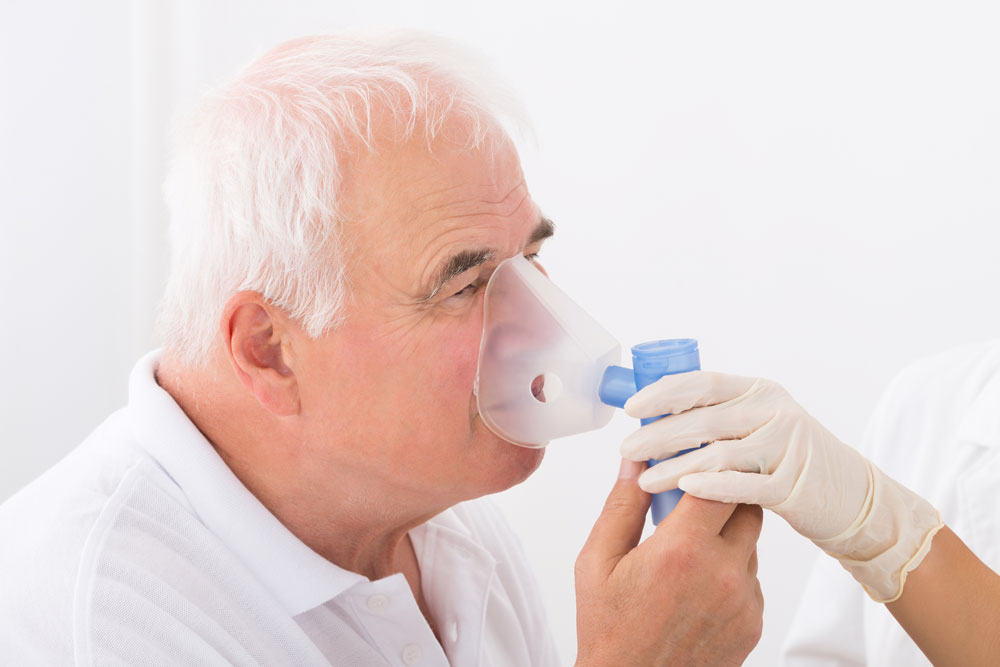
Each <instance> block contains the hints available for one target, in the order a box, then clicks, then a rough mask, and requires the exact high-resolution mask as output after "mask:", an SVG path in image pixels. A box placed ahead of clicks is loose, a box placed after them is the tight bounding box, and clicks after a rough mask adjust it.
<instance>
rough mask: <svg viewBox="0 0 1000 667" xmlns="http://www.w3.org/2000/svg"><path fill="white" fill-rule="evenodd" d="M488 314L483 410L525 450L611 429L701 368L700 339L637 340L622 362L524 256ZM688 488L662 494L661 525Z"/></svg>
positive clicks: (491, 295) (496, 285)
mask: <svg viewBox="0 0 1000 667" xmlns="http://www.w3.org/2000/svg"><path fill="white" fill-rule="evenodd" d="M483 318H484V322H483V336H482V341H481V343H480V350H479V366H478V369H477V373H476V381H475V386H474V393H475V395H476V404H477V408H478V410H479V416H480V417H481V418H482V421H483V423H484V424H485V425H486V426H487V427H488V428H489V429H490V430H491V431H492V432H493V433H495V434H496V435H498V436H499V437H501V438H503V439H504V440H506V441H507V442H510V443H512V444H515V445H519V446H521V447H534V448H538V447H545V446H546V445H548V444H549V442H550V441H551V440H555V439H556V438H563V437H566V436H570V435H575V434H578V433H584V432H587V431H593V430H596V429H599V428H602V427H603V426H605V425H606V424H607V423H608V422H609V421H611V417H612V416H613V415H614V412H615V410H614V408H616V407H617V408H621V407H622V406H624V405H625V401H627V400H628V399H629V398H630V397H631V396H632V395H633V394H635V393H636V392H637V391H638V390H639V389H642V388H643V387H645V386H646V385H648V384H650V383H652V382H655V381H656V380H658V379H659V378H661V377H663V376H664V375H672V374H675V373H684V372H687V371H693V370H698V369H699V367H700V365H699V357H698V342H697V341H695V340H692V339H679V340H661V341H652V342H649V343H643V344H642V345H636V346H635V347H633V348H632V366H633V367H632V368H623V367H621V366H618V365H617V364H618V362H620V361H621V345H620V344H619V343H618V341H617V339H615V337H614V336H612V335H611V334H610V333H608V332H607V331H606V330H605V329H604V328H603V327H602V326H601V325H600V324H599V323H598V322H597V321H595V320H594V318H593V317H591V316H590V314H588V313H587V312H586V311H585V310H583V308H581V307H580V306H579V305H578V304H577V303H576V302H574V301H573V300H572V299H571V298H570V297H569V296H568V295H566V294H565V293H564V292H563V291H562V290H560V289H559V288H558V287H557V286H556V285H555V284H554V283H553V282H552V281H551V280H549V279H548V277H547V276H546V275H545V274H544V273H543V272H542V271H540V270H539V269H538V267H537V266H536V265H535V264H534V263H532V262H531V261H529V260H528V259H526V258H524V257H522V256H520V255H518V256H516V257H513V258H511V259H508V260H506V261H504V262H502V263H501V264H500V265H499V266H497V268H496V269H495V270H494V272H493V275H492V276H491V277H490V280H489V282H488V283H487V286H486V290H485V296H484V305H483ZM656 419H657V418H654V419H644V420H642V424H643V425H645V424H647V423H649V422H652V421H655V420H656ZM681 495H682V494H681V492H680V491H677V490H674V491H667V492H665V493H661V494H657V495H656V496H654V498H653V504H652V514H653V522H654V523H659V522H660V521H661V520H662V519H663V517H665V516H666V515H667V514H668V513H669V512H670V511H671V510H672V509H673V507H674V506H675V505H676V504H677V501H678V499H679V498H680V496H681Z"/></svg>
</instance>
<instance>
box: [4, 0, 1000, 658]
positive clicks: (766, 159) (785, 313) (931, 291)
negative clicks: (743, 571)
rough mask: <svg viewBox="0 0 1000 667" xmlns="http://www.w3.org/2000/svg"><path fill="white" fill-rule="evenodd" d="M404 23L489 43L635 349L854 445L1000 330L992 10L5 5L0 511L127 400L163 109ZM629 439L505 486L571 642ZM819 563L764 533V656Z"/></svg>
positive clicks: (806, 550)
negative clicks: (751, 392)
mask: <svg viewBox="0 0 1000 667" xmlns="http://www.w3.org/2000/svg"><path fill="white" fill-rule="evenodd" d="M373 24H393V25H407V26H417V27H424V28H428V29H432V30H434V31H437V32H440V33H444V34H447V35H451V36H453V37H457V38H460V39H463V40H464V41H466V42H468V43H470V44H472V45H475V46H476V47H477V48H479V49H480V50H482V51H483V52H485V53H486V54H487V55H488V56H489V57H490V59H491V60H492V61H493V63H494V65H495V66H496V67H497V68H498V69H499V70H500V71H501V73H502V74H503V75H504V76H505V77H506V78H507V79H508V80H509V81H510V82H511V83H512V85H513V86H514V88H515V89H516V90H517V91H518V93H519V94H520V96H521V97H522V99H523V101H524V103H525V104H526V106H527V108H528V110H529V112H530V114H531V116H532V118H533V120H534V123H535V126H536V131H537V135H538V138H539V145H538V148H537V149H534V148H531V147H525V149H524V151H523V158H524V163H525V169H526V172H527V176H528V182H529V186H530V187H531V189H532V191H533V194H534V197H535V199H536V201H538V202H539V203H540V204H541V205H542V206H543V208H544V210H545V212H546V213H547V214H548V215H549V216H551V217H552V218H553V219H555V220H556V221H557V224H558V234H557V238H556V239H555V240H554V241H553V242H551V243H550V245H548V247H547V248H546V249H545V251H544V253H543V261H544V262H545V264H546V266H547V267H548V269H549V271H550V273H551V274H552V275H553V276H554V277H555V279H556V280H557V281H558V282H559V283H560V284H561V285H562V286H563V288H564V289H565V290H566V291H568V292H569V293H571V294H573V295H574V296H576V297H577V298H578V300H579V301H580V302H581V303H582V304H583V305H584V306H585V307H587V308H588V309H589V310H591V312H592V313H594V314H595V316H596V317H597V318H598V319H599V320H601V321H603V322H604V323H606V325H607V326H608V327H609V328H610V329H611V330H612V331H613V332H614V333H615V334H616V335H618V336H619V337H620V339H621V340H622V341H623V342H624V343H626V344H634V343H638V342H641V341H644V340H648V339H653V338H672V337H688V336H690V337H696V338H698V339H699V340H700V341H701V348H702V361H703V365H704V366H705V367H706V368H709V369H716V370H725V371H729V372H734V373H741V374H755V375H766V376H769V377H773V378H775V379H777V380H779V381H780V382H782V383H783V384H784V385H785V386H786V387H788V388H789V389H790V390H791V391H792V393H793V394H794V395H795V396H796V397H797V398H798V399H799V401H800V402H802V403H803V404H804V405H806V406H807V408H808V409H810V410H811V411H812V412H813V413H814V414H815V415H816V416H817V417H819V418H820V420H821V421H823V422H824V423H825V424H827V425H828V426H829V427H830V428H831V429H832V430H834V432H836V433H837V434H839V435H840V437H841V438H842V439H844V440H846V441H848V442H856V441H857V440H858V438H859V436H860V434H861V432H862V429H863V427H864V423H865V421H866V419H867V417H868V415H869V413H870V411H871V409H872V407H873V405H874V402H875V400H876V398H877V396H878V394H879V391H880V389H881V387H883V386H884V385H885V383H886V382H887V381H888V380H889V378H890V377H891V376H892V375H893V374H894V373H895V372H897V371H898V370H899V369H900V368H901V367H902V366H904V365H905V364H906V363H907V362H908V361H910V360H912V359H914V358H916V357H919V356H921V355H924V354H928V353H931V352H934V351H937V350H940V349H943V348H946V347H950V346H953V345H955V344H958V343H961V342H966V341H972V340H978V339H984V338H990V337H996V336H997V335H998V332H1000V309H998V306H997V302H998V299H997V296H996V294H997V288H998V286H1000V262H998V258H1000V231H998V220H1000V199H998V188H997V185H998V177H1000V87H998V86H997V80H998V71H997V70H998V67H1000V40H998V39H997V38H996V36H997V35H998V34H1000V25H998V24H1000V13H998V10H997V9H995V8H994V3H991V2H985V1H983V2H963V1H950V2H947V3H943V2H936V3H925V2H912V1H910V2H885V1H883V0H876V1H872V0H869V1H866V2H838V3H815V2H802V1H801V0H789V1H786V2H778V1H774V0H758V1H757V2H739V1H731V2H661V3H655V4H653V3H644V4H640V3H636V2H616V3H610V2H603V3H584V2H572V3H564V4H563V3H554V2H541V1H539V0H535V1H534V2H524V1H521V0H508V1H506V2H502V3H499V2H494V3H489V4H486V3H473V2H469V1H468V0H464V1H459V0H456V1H443V0H442V1H439V2H426V3H418V2H412V1H411V2H404V1H400V2H390V1H387V0H365V1H354V0H351V1H345V0H340V1H338V2H320V1H319V0H311V1H309V0H300V1H298V2H288V1H287V0H286V1H283V2H278V1H276V0H275V1H257V2H253V3H247V2H196V1H195V0H177V1H175V2H167V1H164V2H153V1H150V0H146V1H141V0H136V1H135V2H127V1H126V0H107V1H104V2H91V3H76V2H68V1H67V2H63V3H53V2H31V3H29V2H6V3H5V4H4V6H3V9H2V10H0V25H2V28H0V68H2V70H0V76H2V78H0V142H2V143H0V170H2V171H0V230H2V235H0V313H2V317H3V320H2V327H0V336H2V338H0V351H2V353H0V417H2V419H0V429H2V430H0V448H2V449H0V500H2V499H3V498H6V497H7V496H8V495H10V494H11V493H13V492H14V491H16V490H17V489H18V488H20V487H21V486H22V485H24V484H25V483H27V482H28V481H29V480H30V479H31V478H33V477H34V476H36V475H38V474H39V473H40V472H41V471H42V470H44V469H45V468H47V467H48V466H50V465H51V464H52V463H54V462H55V461H56V460H58V459H59V458H60V457H62V456H63V455H64V454H65V453H66V452H67V451H68V450H69V449H70V448H71V447H73V446H74V445H75V444H76V443H77V442H78V441H80V440H81V439H82V438H83V437H84V436H85V435H86V434H87V433H88V432H89V431H90V430H91V429H92V428H93V427H94V426H95V425H96V424H97V423H99V422H100V421H101V420H102V419H103V417H104V416H106V415H107V414H108V413H109V412H110V411H111V410H112V409H114V408H115V407H117V406H119V405H121V404H122V403H123V402H124V400H125V394H126V378H127V373H128V371H129V369H130V367H131V365H132V363H133V362H134V360H135V359H136V358H137V357H138V356H139V355H140V354H141V353H142V352H143V351H145V350H147V349H148V348H150V347H151V346H152V345H153V341H152V337H151V321H152V315H151V313H152V309H153V307H154V305H155V303H156V300H157V298H158V296H159V293H160V291H161V289H162V284H163V280H164V272H165V266H166V257H165V243H164V239H165V232H164V228H165V213H164V208H163V205H162V203H161V198H160V183H161V181H162V177H163V168H164V148H165V130H166V127H167V123H168V120H169V119H170V117H171V115H172V114H173V113H174V112H175V110H177V109H185V108H188V107H189V106H190V105H191V104H192V102H193V101H194V100H195V99H196V98H197V95H198V93H199V91H201V90H203V89H204V87H205V86H206V85H207V84H208V83H211V82H214V81H217V80H219V79H220V78H223V77H226V76H229V75H230V74H232V73H233V72H234V71H235V70H236V69H237V68H238V67H239V66H241V65H243V64H245V63H246V62H248V61H249V60H250V59H251V58H252V57H253V56H255V55H258V54H259V53H261V52H262V51H264V50H265V49H266V48H268V47H269V46H271V45H273V44H275V43H276V42H278V41H281V40H283V39H286V38H290V37H293V36H297V35H301V34H307V33H314V32H324V31H333V30H337V29H338V28H341V27H348V26H360V25H373ZM635 426H636V425H635V424H634V423H631V422H630V420H629V419H628V418H627V417H625V416H624V415H620V414H619V415H618V416H616V418H615V420H614V421H613V422H612V424H611V425H610V426H608V427H607V428H605V429H604V430H603V431H601V432H599V433H594V434H590V435H587V436H583V437H578V438H575V439H571V440H569V441H564V442H557V443H555V444H554V445H553V446H552V447H551V448H550V450H549V453H548V456H547V459H546V462H545V463H544V464H543V466H542V468H541V470H540V471H539V472H538V473H537V474H536V475H535V476H534V477H533V478H532V479H530V480H529V481H528V482H526V483H525V484H523V485H521V486H520V487H518V488H516V489H513V490H511V491H509V492H507V493H505V494H502V495H501V496H500V502H501V503H502V504H503V506H504V507H505V509H506V510H507V512H508V514H509V517H510V519H511V521H512V522H513V523H514V525H515V528H516V529H517V530H518V531H519V533H520V534H521V535H522V536H523V539H524V542H525V545H526V548H527V550H528V552H529V555H530V556H531V557H532V559H533V560H534V562H535V564H536V566H537V568H538V571H539V573H540V575H541V578H542V586H543V589H544V593H545V597H546V599H547V602H548V606H549V610H550V616H551V619H552V623H553V626H554V628H555V631H556V633H557V635H558V640H559V644H560V648H561V649H562V653H563V656H564V657H565V659H566V661H567V662H569V661H570V659H571V658H572V656H573V654H574V652H575V638H574V632H575V630H574V611H573V609H574V606H573V589H572V564H573V559H574V558H575V556H576V553H577V551H578V550H579V548H580V546H581V545H582V543H583V541H584V539H585V537H586V534H587V532H588V530H589V527H590V525H591V523H592V521H593V519H594V518H595V516H596V515H597V512H598V511H599V508H600V505H601V503H602V501H603V498H604V496H605V494H606V493H607V491H608V489H609V488H610V486H611V484H612V481H613V479H614V477H615V473H616V470H617V463H618V458H617V447H618V443H619V441H620V440H621V438H622V437H624V435H625V434H626V433H628V432H629V431H630V430H631V429H632V428H634V427H635ZM816 553H817V552H816V551H815V550H814V549H813V547H812V546H811V545H810V544H809V543H807V542H805V541H804V540H801V539H798V538H797V536H796V535H795V534H794V533H792V532H791V531H790V530H789V529H787V528H786V527H785V526H784V524H782V523H781V522H780V521H778V520H773V518H769V519H768V520H767V521H766V523H765V527H764V534H763V537H762V538H761V542H760V562H761V572H760V579H761V582H762V585H763V589H764V593H765V597H766V598H767V610H766V614H765V631H764V636H763V638H762V640H761V643H760V645H759V646H758V648H757V650H756V651H755V652H754V653H753V654H752V655H751V657H750V659H749V661H748V663H747V664H752V665H772V664H774V663H775V661H776V656H777V650H778V647H779V645H780V643H781V641H782V639H783V637H784V634H785V631H786V628H787V626H788V624H789V622H790V621H791V619H792V617H793V615H794V612H795V606H796V604H797V599H798V594H799V590H800V587H801V585H802V582H803V581H804V577H805V576H806V573H807V571H808V568H809V565H810V563H811V562H812V559H813V558H814V557H815V554H816Z"/></svg>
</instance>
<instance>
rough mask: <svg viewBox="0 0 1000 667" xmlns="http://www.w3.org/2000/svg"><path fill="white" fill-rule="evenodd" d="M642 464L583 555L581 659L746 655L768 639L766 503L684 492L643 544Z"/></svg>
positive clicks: (687, 660)
mask: <svg viewBox="0 0 1000 667" xmlns="http://www.w3.org/2000/svg"><path fill="white" fill-rule="evenodd" d="M641 468H642V464H640V463H635V462H631V461H623V463H622V471H621V473H620V476H619V479H618V481H617V483H616V484H615V487H614V489H612V491H611V494H610V495H609V496H608V500H607V502H606V503H605V505H604V510H603V511H602V512H601V516H600V517H599V518H598V520H597V523H596V524H595V525H594V528H593V530H592V532H591V534H590V537H589V538H588V540H587V543H586V544H585V545H584V547H583V550H582V551H581V552H580V556H579V557H578V558H577V561H576V608H577V646H578V653H577V665H578V666H579V667H590V666H597V665H615V666H624V665H642V666H646V665H713V666H715V665H740V664H742V663H743V660H744V659H745V658H746V656H747V654H748V653H750V651H751V649H753V647H754V646H756V644H757V641H758V640H759V639H760V633H761V626H762V622H763V620H762V619H763V610H764V598H763V596H762V594H761V590H760V582H758V581H757V538H758V537H759V536H760V528H761V509H760V508H759V507H755V506H748V505H725V504H722V503H717V502H712V501H707V500H701V499H699V498H694V497H692V496H686V497H684V498H683V499H682V500H681V502H680V503H679V504H678V505H677V508H676V509H675V510H674V511H673V512H672V513H671V514H670V516H668V517H667V518H666V519H665V520H663V521H662V522H661V523H660V525H659V526H658V527H657V528H656V531H655V532H654V533H653V535H652V536H650V537H649V539H647V540H646V541H645V542H643V543H642V544H639V538H640V537H641V534H642V527H643V524H644V523H645V520H646V511H647V510H648V509H649V500H650V498H649V495H648V494H646V493H645V492H643V491H642V490H641V489H640V488H639V486H638V484H637V483H636V477H637V476H638V474H639V472H640V470H641Z"/></svg>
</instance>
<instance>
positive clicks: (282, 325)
mask: <svg viewBox="0 0 1000 667" xmlns="http://www.w3.org/2000/svg"><path fill="white" fill-rule="evenodd" d="M289 325H290V323H289V320H288V318H287V317H285V315H284V313H282V312H281V311H280V310H278V309H277V308H275V307H274V306H272V305H271V304H269V303H268V302H267V301H266V300H265V299H264V297H262V296H261V295H260V294H258V293H257V292H239V293H237V294H235V295H233V297H232V298H231V299H229V301H228V302H227V303H226V308H225V310H224V312H223V315H222V322H221V327H222V335H223V336H224V339H225V342H226V351H227V352H228V354H229V361H230V363H231V364H232V365H233V369H234V370H235V371H236V376H237V377H238V378H239V379H240V382H242V383H243V386H244V387H246V389H247V391H249V392H250V393H251V394H253V396H254V398H256V399H257V402H258V403H260V404H261V405H262V406H263V407H264V409H266V410H268V411H269V412H271V413H273V414H275V415H277V416H279V417H289V416H292V415H297V414H299V387H298V382H297V380H296V377H295V373H294V372H293V370H292V369H293V368H294V363H292V362H293V360H292V358H291V336H290V331H289Z"/></svg>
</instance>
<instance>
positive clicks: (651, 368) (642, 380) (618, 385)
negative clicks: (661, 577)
mask: <svg viewBox="0 0 1000 667" xmlns="http://www.w3.org/2000/svg"><path fill="white" fill-rule="evenodd" d="M632 366H633V367H632V368H622V367H621V366H609V367H608V368H607V370H605V371H604V377H603V378H602V379H601V385H600V387H599V388H598V392H597V393H598V396H599V397H600V399H601V402H603V403H606V404H608V405H613V406H614V407H616V408H621V407H624V406H625V402H626V401H627V400H628V399H629V398H631V397H632V395H633V394H635V393H636V392H637V391H639V390H640V389H642V388H643V387H645V386H646V385H649V384H652V383H653V382H656V381H657V380H659V379H660V378H661V377H663V376H664V375H675V374H677V373H687V372H689V371H697V370H701V358H700V356H699V354H698V341H697V340H694V339H693V338H675V339H671V340H655V341H650V342H648V343H642V344H640V345H636V346H635V347H633V348H632ZM666 416H667V415H660V416H659V417H652V418H650V419H643V420H641V421H640V423H641V424H642V425H643V426H645V425H646V424H650V423H652V422H654V421H656V420H657V419H662V418H663V417H666ZM690 451H693V450H691V449H688V450H685V451H683V452H680V453H679V454H677V456H681V455H682V454H686V453H687V452H690ZM657 463H659V461H657V460H655V459H651V460H650V461H648V462H647V465H648V466H649V467H652V466H654V465H656V464H657ZM683 495H684V492H683V491H681V490H680V489H671V490H669V491H664V492H663V493H657V494H655V495H654V496H653V504H652V507H651V510H652V513H653V524H654V525H659V523H660V521H662V520H663V519H664V518H665V517H666V516H667V515H668V514H670V512H671V511H672V510H673V509H674V507H676V506H677V503H678V502H680V499H681V497H682V496H683Z"/></svg>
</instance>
